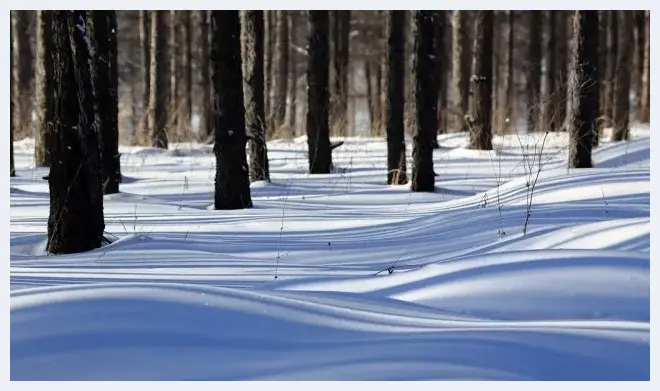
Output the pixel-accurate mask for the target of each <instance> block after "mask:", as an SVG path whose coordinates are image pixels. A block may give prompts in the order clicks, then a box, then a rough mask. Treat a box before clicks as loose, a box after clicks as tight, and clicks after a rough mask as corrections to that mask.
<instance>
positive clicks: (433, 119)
mask: <svg viewBox="0 0 660 391" xmlns="http://www.w3.org/2000/svg"><path fill="white" fill-rule="evenodd" d="M433 13H434V11H414V15H413V17H414V23H413V29H412V31H413V37H414V50H413V72H412V76H413V79H414V83H413V86H412V87H413V96H414V104H413V126H412V128H413V151H412V180H411V190H412V191H428V192H433V191H435V173H434V172H433V138H434V136H435V128H436V127H437V125H438V117H437V116H436V105H437V102H438V91H437V88H435V86H434V80H433V78H434V77H433V70H434V69H433V68H434V60H433V35H434V26H433V25H434V23H433V22H434V18H433Z"/></svg>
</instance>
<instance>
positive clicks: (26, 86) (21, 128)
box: [11, 11, 33, 137]
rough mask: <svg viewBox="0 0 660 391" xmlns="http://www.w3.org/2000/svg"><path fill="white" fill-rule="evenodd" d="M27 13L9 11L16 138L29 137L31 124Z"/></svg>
mask: <svg viewBox="0 0 660 391" xmlns="http://www.w3.org/2000/svg"><path fill="white" fill-rule="evenodd" d="M29 12H30V11H11V13H12V16H13V17H12V33H13V36H14V41H13V48H14V68H13V70H12V72H13V78H14V100H15V102H14V105H15V110H14V115H15V118H14V126H15V128H14V131H15V133H16V135H18V137H26V136H28V135H31V134H32V132H31V130H30V126H31V123H32V101H33V98H32V89H31V83H32V77H33V70H32V60H33V58H32V49H31V47H30V33H29V29H30V28H29V26H30V22H29Z"/></svg>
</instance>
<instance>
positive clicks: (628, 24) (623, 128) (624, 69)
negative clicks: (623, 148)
mask: <svg viewBox="0 0 660 391" xmlns="http://www.w3.org/2000/svg"><path fill="white" fill-rule="evenodd" d="M616 12H617V14H618V18H619V23H618V25H619V26H618V34H617V35H618V39H619V50H618V52H617V61H616V82H615V84H614V86H615V95H614V129H613V130H612V140H613V141H621V140H628V137H629V136H630V91H631V89H630V79H631V74H632V56H633V50H632V48H633V46H632V45H631V42H633V40H634V39H635V38H634V30H633V28H634V26H633V20H632V12H631V11H616Z"/></svg>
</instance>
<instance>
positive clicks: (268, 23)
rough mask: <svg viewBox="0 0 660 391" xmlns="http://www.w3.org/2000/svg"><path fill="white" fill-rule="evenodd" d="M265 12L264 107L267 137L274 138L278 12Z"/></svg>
mask: <svg viewBox="0 0 660 391" xmlns="http://www.w3.org/2000/svg"><path fill="white" fill-rule="evenodd" d="M264 12H265V14H264V15H265V17H266V19H265V21H264V22H265V28H264V39H265V41H266V42H265V43H264V45H265V53H264V62H265V65H264V67H265V68H266V69H265V71H264V83H265V86H264V94H265V95H266V96H265V97H264V107H265V113H266V135H267V136H270V137H272V135H273V132H274V129H273V100H272V96H273V94H272V92H273V62H274V59H273V55H274V54H275V53H274V51H275V50H274V47H275V36H276V29H275V12H276V11H264Z"/></svg>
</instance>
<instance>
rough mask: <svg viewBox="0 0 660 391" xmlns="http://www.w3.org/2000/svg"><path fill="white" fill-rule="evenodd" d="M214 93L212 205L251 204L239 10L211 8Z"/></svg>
mask: <svg viewBox="0 0 660 391" xmlns="http://www.w3.org/2000/svg"><path fill="white" fill-rule="evenodd" d="M211 34H212V39H211V44H212V45H211V47H212V49H211V62H212V66H213V67H212V69H213V93H214V94H215V106H216V110H215V113H214V114H215V121H214V122H215V145H214V152H215V161H216V163H215V166H216V168H215V209H222V210H225V209H244V208H251V207H252V198H251V196H250V178H249V169H248V165H247V157H246V155H245V143H246V141H247V139H246V137H245V106H244V105H243V74H242V73H243V72H242V70H241V43H240V36H241V28H240V23H239V14H238V11H211Z"/></svg>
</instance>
